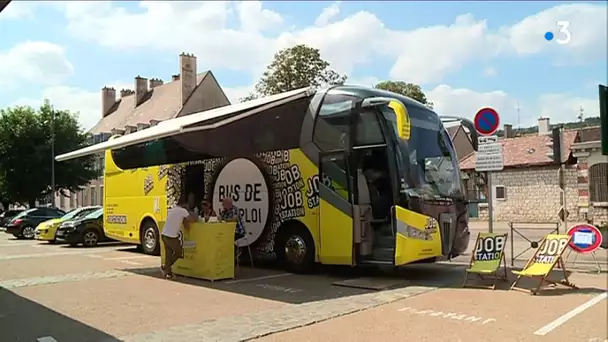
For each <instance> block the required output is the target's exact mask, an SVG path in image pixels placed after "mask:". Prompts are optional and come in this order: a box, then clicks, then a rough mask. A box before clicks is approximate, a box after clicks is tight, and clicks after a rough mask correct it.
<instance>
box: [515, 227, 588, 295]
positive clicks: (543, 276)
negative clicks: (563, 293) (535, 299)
mask: <svg viewBox="0 0 608 342" xmlns="http://www.w3.org/2000/svg"><path fill="white" fill-rule="evenodd" d="M570 239H572V236H570V235H567V234H566V235H558V234H549V235H547V236H546V237H545V239H544V240H543V241H542V242H541V244H540V246H539V247H538V249H537V250H536V252H535V253H534V255H532V257H531V258H530V260H528V263H526V266H524V269H523V270H521V271H512V272H513V273H514V274H516V275H517V279H515V281H514V282H513V285H511V289H512V290H523V291H528V290H526V289H522V288H520V287H517V283H518V282H519V280H520V279H521V277H528V278H540V281H539V283H538V286H537V287H536V289H535V290H531V293H532V294H533V295H535V294H537V293H538V291H540V289H541V287H542V286H543V285H544V284H545V283H549V284H553V285H558V284H561V285H564V286H567V287H570V288H574V289H576V288H577V287H576V286H575V285H574V284H572V283H571V282H570V281H569V280H568V274H567V272H566V268H565V267H566V266H565V263H564V260H563V258H562V255H563V254H564V251H565V250H566V247H568V244H569V243H570ZM556 265H557V266H559V267H560V268H561V269H562V272H563V279H562V280H560V281H553V280H548V279H547V277H548V276H549V273H551V271H552V270H553V268H554V267H555V266H556Z"/></svg>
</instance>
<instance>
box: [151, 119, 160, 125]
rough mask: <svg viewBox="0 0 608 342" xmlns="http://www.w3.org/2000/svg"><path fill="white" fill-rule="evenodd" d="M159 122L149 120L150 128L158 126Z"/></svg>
mask: <svg viewBox="0 0 608 342" xmlns="http://www.w3.org/2000/svg"><path fill="white" fill-rule="evenodd" d="M160 121H161V120H154V119H152V120H150V126H156V125H158V124H159V123H160Z"/></svg>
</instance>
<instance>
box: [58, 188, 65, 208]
mask: <svg viewBox="0 0 608 342" xmlns="http://www.w3.org/2000/svg"><path fill="white" fill-rule="evenodd" d="M59 208H61V209H65V196H63V193H61V191H60V192H59Z"/></svg>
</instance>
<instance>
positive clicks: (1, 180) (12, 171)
mask: <svg viewBox="0 0 608 342" xmlns="http://www.w3.org/2000/svg"><path fill="white" fill-rule="evenodd" d="M53 117H54V119H53ZM53 128H54V129H53ZM53 132H54V134H53ZM53 136H54V141H55V143H54V146H55V155H59V154H62V153H65V152H69V151H72V150H75V149H79V148H81V147H84V146H86V144H87V135H86V134H85V133H83V132H82V130H81V129H80V127H79V124H78V121H77V119H76V117H75V116H74V115H73V114H71V113H70V112H68V111H58V110H54V109H53V108H52V107H51V106H50V105H49V104H45V105H43V106H42V107H40V109H39V110H35V109H34V108H32V107H13V108H7V109H6V110H0V196H1V198H0V199H1V200H2V201H8V202H11V203H16V202H18V203H32V202H33V201H35V200H36V199H39V198H42V197H44V196H48V195H49V194H51V193H52V192H53V191H52V189H51V167H52V164H51V163H52V158H51V149H52V146H53V144H52V141H53ZM93 158H94V157H92V156H91V157H87V158H80V159H77V160H69V161H65V162H55V191H57V190H60V189H64V190H70V191H76V190H78V189H79V187H80V186H83V185H85V184H87V183H88V182H89V180H91V179H93V178H95V177H96V176H97V174H96V171H95V170H94V168H93V162H94V159H93Z"/></svg>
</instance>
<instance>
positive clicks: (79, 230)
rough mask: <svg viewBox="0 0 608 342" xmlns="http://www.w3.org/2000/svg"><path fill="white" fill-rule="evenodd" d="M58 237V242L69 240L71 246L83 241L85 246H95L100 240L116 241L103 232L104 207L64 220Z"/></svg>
mask: <svg viewBox="0 0 608 342" xmlns="http://www.w3.org/2000/svg"><path fill="white" fill-rule="evenodd" d="M56 239H57V242H67V243H69V244H70V246H78V245H79V244H81V243H82V245H83V246H85V247H94V246H97V244H98V243H100V242H105V241H114V240H112V239H110V238H108V237H107V236H106V235H105V234H104V232H103V208H100V209H97V210H95V211H93V212H90V213H88V214H87V215H85V216H82V217H79V218H78V219H75V220H71V221H65V222H63V223H62V224H61V225H60V226H59V229H57V237H56Z"/></svg>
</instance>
